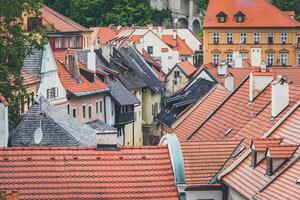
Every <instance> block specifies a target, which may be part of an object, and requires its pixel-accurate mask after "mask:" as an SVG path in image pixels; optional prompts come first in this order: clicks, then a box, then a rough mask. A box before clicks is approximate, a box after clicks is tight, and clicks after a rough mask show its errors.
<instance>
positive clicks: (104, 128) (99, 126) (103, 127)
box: [86, 119, 117, 132]
mask: <svg viewBox="0 0 300 200" xmlns="http://www.w3.org/2000/svg"><path fill="white" fill-rule="evenodd" d="M86 124H87V125H89V126H90V127H91V128H93V129H95V130H96V131H99V132H117V129H116V128H114V127H112V126H110V125H109V124H106V123H105V122H103V121H101V120H99V119H97V120H95V121H92V122H88V123H86Z"/></svg>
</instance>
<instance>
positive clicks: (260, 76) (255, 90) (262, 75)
mask: <svg viewBox="0 0 300 200" xmlns="http://www.w3.org/2000/svg"><path fill="white" fill-rule="evenodd" d="M272 80H273V74H272V73H270V72H253V71H251V73H250V84H249V101H253V100H254V99H255V97H256V96H257V95H258V94H259V93H260V92H261V91H262V90H263V89H264V88H265V87H267V85H268V84H270V83H271V82H272Z"/></svg>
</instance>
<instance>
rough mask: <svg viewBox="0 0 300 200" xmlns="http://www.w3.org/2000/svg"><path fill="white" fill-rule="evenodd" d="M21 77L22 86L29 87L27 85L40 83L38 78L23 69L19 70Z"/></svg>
mask: <svg viewBox="0 0 300 200" xmlns="http://www.w3.org/2000/svg"><path fill="white" fill-rule="evenodd" d="M21 76H22V78H23V85H24V86H29V85H33V84H37V83H39V82H40V81H41V79H40V77H38V76H36V75H33V74H31V73H29V72H28V71H26V70H25V69H22V70H21Z"/></svg>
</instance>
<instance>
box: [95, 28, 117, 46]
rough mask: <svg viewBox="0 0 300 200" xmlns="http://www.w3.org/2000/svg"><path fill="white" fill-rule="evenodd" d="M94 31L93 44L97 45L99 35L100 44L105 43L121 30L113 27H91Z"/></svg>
mask: <svg viewBox="0 0 300 200" xmlns="http://www.w3.org/2000/svg"><path fill="white" fill-rule="evenodd" d="M90 29H91V30H92V31H93V33H92V35H91V39H92V41H91V42H92V44H94V45H97V44H96V41H97V37H99V45H105V44H107V43H108V42H109V41H110V40H112V39H113V38H114V37H116V36H117V34H118V33H119V31H120V30H117V29H115V28H111V27H91V28H90Z"/></svg>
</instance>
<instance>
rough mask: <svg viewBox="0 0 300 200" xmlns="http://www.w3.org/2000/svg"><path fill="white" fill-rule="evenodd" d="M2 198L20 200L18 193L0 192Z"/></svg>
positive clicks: (3, 199)
mask: <svg viewBox="0 0 300 200" xmlns="http://www.w3.org/2000/svg"><path fill="white" fill-rule="evenodd" d="M0 197H1V200H18V199H19V196H18V192H16V191H12V192H6V191H1V192H0Z"/></svg>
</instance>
